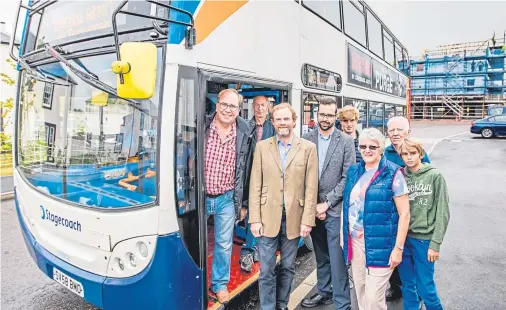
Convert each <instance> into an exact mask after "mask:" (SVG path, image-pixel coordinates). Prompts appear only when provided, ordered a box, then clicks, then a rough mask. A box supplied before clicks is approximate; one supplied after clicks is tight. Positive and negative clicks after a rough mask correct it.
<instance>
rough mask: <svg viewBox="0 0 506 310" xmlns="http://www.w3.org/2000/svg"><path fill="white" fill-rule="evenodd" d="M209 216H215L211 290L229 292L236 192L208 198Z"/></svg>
mask: <svg viewBox="0 0 506 310" xmlns="http://www.w3.org/2000/svg"><path fill="white" fill-rule="evenodd" d="M206 206H207V216H210V215H214V252H213V263H212V270H211V290H212V291H213V292H215V293H216V292H220V291H224V290H227V284H228V281H230V260H231V257H232V238H233V235H234V221H235V207H234V192H233V191H229V192H226V193H225V194H223V195H220V196H218V197H215V198H211V197H206Z"/></svg>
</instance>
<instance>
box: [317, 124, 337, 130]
mask: <svg viewBox="0 0 506 310" xmlns="http://www.w3.org/2000/svg"><path fill="white" fill-rule="evenodd" d="M332 126H334V125H333V124H332V123H330V122H318V127H320V129H321V130H322V131H327V130H329V129H330V128H332Z"/></svg>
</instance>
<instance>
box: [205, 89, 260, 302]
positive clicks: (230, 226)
mask: <svg viewBox="0 0 506 310" xmlns="http://www.w3.org/2000/svg"><path fill="white" fill-rule="evenodd" d="M241 105H242V96H241V95H240V94H239V93H238V92H237V91H236V90H235V89H225V90H223V91H221V92H220V93H219V94H218V100H217V104H216V113H214V114H212V115H211V116H210V117H209V118H208V119H207V120H206V145H205V184H206V206H207V215H208V216H210V215H214V231H215V234H214V238H215V242H214V253H213V264H212V273H211V290H212V291H213V292H214V293H215V294H216V297H217V298H218V301H219V302H220V303H222V304H226V303H228V301H229V294H228V290H227V284H228V282H229V280H230V260H231V256H232V238H233V234H234V223H235V220H236V218H238V219H240V220H242V219H243V218H241V215H243V214H244V215H245V214H246V213H245V212H241V209H242V208H243V207H245V206H246V205H247V202H246V200H247V198H248V188H249V187H248V185H247V184H246V185H245V180H246V176H247V175H249V174H250V170H251V159H252V154H251V153H250V149H251V143H252V139H253V137H252V130H251V126H250V125H249V123H248V122H247V121H246V120H244V119H243V118H241V117H239V116H238V115H239V111H240V109H241Z"/></svg>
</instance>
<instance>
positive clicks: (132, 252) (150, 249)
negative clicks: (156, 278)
mask: <svg viewBox="0 0 506 310" xmlns="http://www.w3.org/2000/svg"><path fill="white" fill-rule="evenodd" d="M157 238H158V235H154V236H142V237H137V238H130V239H126V240H123V241H121V242H118V243H116V245H115V246H114V247H113V249H112V253H111V256H110V260H109V266H108V267H107V277H110V278H127V277H131V276H134V275H136V274H139V273H140V272H142V271H143V270H144V269H146V267H147V266H148V265H149V263H150V262H151V260H152V259H153V256H154V254H155V250H156V241H157Z"/></svg>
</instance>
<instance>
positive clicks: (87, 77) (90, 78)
mask: <svg viewBox="0 0 506 310" xmlns="http://www.w3.org/2000/svg"><path fill="white" fill-rule="evenodd" d="M44 49H45V50H46V51H47V52H48V53H49V55H51V56H52V57H53V58H55V59H56V60H58V61H59V62H60V63H61V64H63V65H64V66H65V67H66V68H67V69H68V70H70V71H71V72H72V73H74V74H75V75H76V76H77V77H78V78H80V79H81V80H82V81H83V82H85V83H86V84H88V85H90V86H91V87H94V88H97V89H99V90H101V91H103V92H106V93H108V94H109V95H113V96H114V97H116V98H120V99H122V100H125V101H126V102H129V103H130V104H131V105H132V106H133V107H134V108H136V109H138V107H139V106H141V104H140V102H138V101H137V100H133V99H127V98H122V97H120V96H118V93H117V91H116V89H115V88H113V87H111V86H109V84H107V83H104V82H102V81H100V80H99V79H98V78H97V77H96V75H95V76H94V75H91V74H89V73H88V72H86V71H84V70H82V69H80V68H78V67H77V66H74V65H72V64H71V63H70V61H68V60H67V59H66V58H65V57H63V56H62V55H61V54H60V53H59V52H58V51H57V50H56V49H55V48H54V47H52V46H51V45H50V44H49V43H45V44H44Z"/></svg>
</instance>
